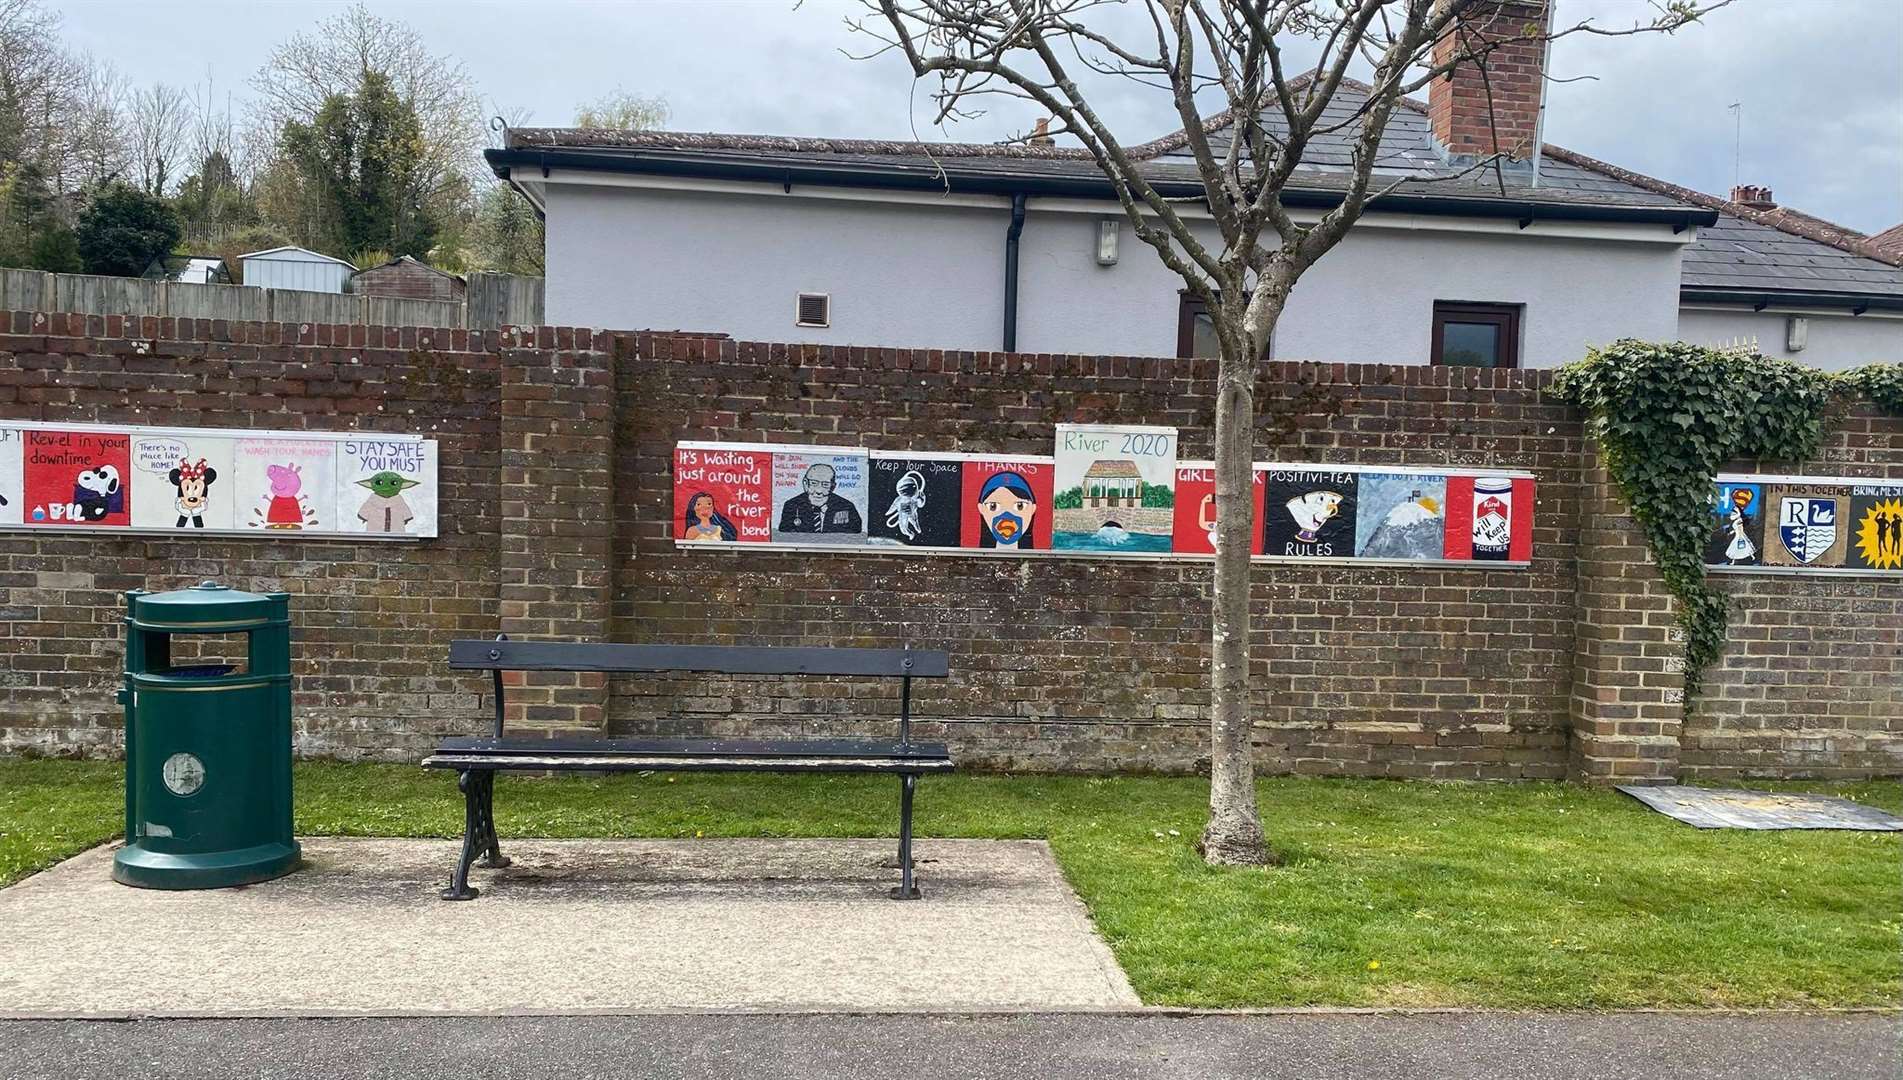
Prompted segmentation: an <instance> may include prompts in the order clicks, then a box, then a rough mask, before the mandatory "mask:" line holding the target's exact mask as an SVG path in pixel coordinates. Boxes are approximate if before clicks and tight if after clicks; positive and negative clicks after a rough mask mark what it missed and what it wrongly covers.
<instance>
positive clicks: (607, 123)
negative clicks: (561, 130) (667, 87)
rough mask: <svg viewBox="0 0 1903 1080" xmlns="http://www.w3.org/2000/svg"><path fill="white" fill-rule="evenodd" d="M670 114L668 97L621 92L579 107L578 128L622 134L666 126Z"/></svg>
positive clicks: (576, 115) (605, 95) (577, 115)
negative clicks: (605, 130) (599, 129)
mask: <svg viewBox="0 0 1903 1080" xmlns="http://www.w3.org/2000/svg"><path fill="white" fill-rule="evenodd" d="M667 114H668V109H667V99H666V98H661V97H642V96H641V95H639V94H635V93H630V92H629V91H626V90H621V89H617V90H615V91H614V92H613V93H611V94H604V95H603V96H601V97H599V98H596V99H595V100H594V101H590V102H588V103H587V104H584V105H581V106H579V107H578V108H576V110H575V126H576V127H578V128H607V129H611V130H618V131H635V130H646V129H650V128H658V127H660V126H662V125H663V124H666V123H667Z"/></svg>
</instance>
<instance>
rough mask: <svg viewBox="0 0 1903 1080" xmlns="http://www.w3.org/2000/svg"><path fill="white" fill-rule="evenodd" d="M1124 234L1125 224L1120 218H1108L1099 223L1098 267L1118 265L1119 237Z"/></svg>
mask: <svg viewBox="0 0 1903 1080" xmlns="http://www.w3.org/2000/svg"><path fill="white" fill-rule="evenodd" d="M1122 233H1123V222H1122V221H1121V220H1120V219H1118V218H1113V217H1107V218H1104V219H1103V220H1101V221H1099V222H1097V265H1098V266H1115V265H1117V237H1118V236H1120V235H1122Z"/></svg>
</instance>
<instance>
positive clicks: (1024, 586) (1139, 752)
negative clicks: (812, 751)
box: [610, 337, 1581, 777]
mask: <svg viewBox="0 0 1903 1080" xmlns="http://www.w3.org/2000/svg"><path fill="white" fill-rule="evenodd" d="M624 353H625V355H624V357H623V361H622V363H621V364H620V365H619V372H620V375H619V384H618V390H619V394H620V398H621V410H620V417H621V420H620V423H621V426H622V431H621V437H620V439H619V440H618V441H619V444H620V446H619V452H620V455H621V458H620V465H619V467H618V468H617V469H616V470H615V472H616V475H617V476H618V477H621V478H632V480H633V486H632V487H633V489H632V491H631V492H629V493H628V495H627V496H625V497H623V498H622V499H620V500H618V504H619V506H620V510H621V515H622V520H621V521H620V523H619V526H618V527H619V529H620V531H621V545H620V546H621V547H622V549H623V550H627V551H631V552H632V557H631V558H626V559H622V560H618V562H617V565H618V567H619V568H621V569H622V570H624V571H625V573H624V574H623V577H622V580H620V581H619V582H618V583H617V590H616V602H615V615H616V633H617V636H618V637H621V638H624V639H627V640H687V641H707V642H714V641H721V640H734V639H736V638H737V639H741V640H749V641H752V640H760V641H772V642H780V641H785V642H792V641H802V642H807V643H812V644H833V645H851V644H874V643H881V644H883V643H893V642H898V641H909V642H911V643H913V644H917V645H922V646H926V647H931V648H943V649H946V650H948V651H949V652H950V653H951V654H952V656H953V657H955V658H956V659H955V661H954V664H953V668H954V677H953V679H951V680H950V682H949V685H944V686H932V687H929V688H927V689H925V690H924V691H923V692H922V693H921V694H920V695H919V696H918V697H917V698H916V699H915V700H916V704H917V706H918V709H919V711H920V712H921V713H923V714H925V715H926V716H928V717H933V718H937V720H938V722H937V723H934V724H931V725H929V727H928V730H929V731H931V733H932V734H933V735H935V736H939V735H942V736H943V737H945V738H947V739H949V740H951V741H952V742H954V743H955V744H957V745H959V746H960V747H961V748H963V749H964V752H965V756H966V757H967V758H968V759H975V760H978V761H980V762H982V763H984V764H987V765H993V766H997V767H1002V768H1039V769H1042V768H1061V767H1070V768H1079V767H1082V768H1097V769H1103V768H1112V767H1118V766H1125V765H1136V766H1140V767H1148V768H1157V769H1170V770H1183V769H1191V768H1195V767H1197V765H1198V763H1199V762H1202V761H1205V760H1206V759H1207V753H1208V751H1207V741H1208V726H1207V721H1206V719H1205V717H1206V706H1207V704H1208V691H1207V689H1206V687H1207V681H1208V655H1207V652H1208V651H1207V637H1208V630H1207V626H1208V605H1209V600H1208V596H1209V587H1210V569H1209V567H1208V566H1207V565H1206V564H1174V563H1149V562H1118V561H1111V560H1104V561H1088V560H1068V559H1065V560H1042V561H1037V562H1016V561H992V560H976V559H940V560H931V559H925V558H921V557H918V556H905V555H872V554H860V553H855V554H850V555H847V554H842V555H837V556H830V555H808V554H766V553H745V554H742V555H729V554H719V553H706V552H700V551H691V552H683V551H677V550H676V549H675V546H674V544H673V542H672V540H671V539H670V536H671V533H670V526H671V515H672V501H671V488H670V486H669V467H670V462H671V460H672V453H673V444H674V442H675V441H676V440H679V439H708V438H713V437H716V436H718V437H720V438H724V439H729V440H734V441H756V442H801V441H810V442H816V443H832V444H842V443H843V444H847V445H866V446H869V447H873V448H877V449H885V450H945V449H952V448H958V449H964V450H976V451H985V452H996V453H1049V452H1050V447H1051V439H1052V428H1053V425H1055V424H1056V423H1058V422H1060V421H1096V420H1112V419H1114V420H1116V421H1118V422H1123V423H1141V424H1165V425H1171V426H1175V427H1178V428H1180V429H1182V447H1181V453H1182V456H1183V457H1185V458H1195V457H1207V456H1208V455H1209V453H1210V446H1209V441H1208V432H1209V430H1210V425H1211V423H1212V418H1213V412H1212V409H1213V400H1212V398H1211V397H1210V395H1209V394H1208V388H1209V387H1210V386H1211V384H1212V383H1213V362H1212V361H1203V360H1156V359H1150V360H1132V359H1127V358H1112V357H1051V356H1024V357H1005V356H1002V355H994V354H983V353H980V354H973V353H940V352H920V353H907V352H895V351H891V350H861V349H845V348H829V347H823V346H811V347H801V346H791V347H788V346H778V345H774V346H766V345H755V344H745V343H734V342H715V341H695V340H683V339H680V338H648V337H635V338H632V339H629V340H628V341H627V342H626V343H625V345H624ZM1543 378H1544V377H1543V376H1541V375H1539V374H1537V373H1531V372H1501V373H1492V372H1484V373H1483V372H1477V371H1472V370H1468V371H1458V370H1454V369H1447V368H1424V367H1411V368H1384V367H1376V366H1372V365H1369V366H1360V365H1333V366H1321V367H1317V366H1314V365H1307V366H1297V365H1293V364H1277V365H1271V367H1270V368H1269V370H1268V371H1267V372H1266V373H1265V375H1264V379H1263V382H1264V385H1263V386H1262V387H1261V393H1260V394H1259V395H1258V400H1261V401H1264V402H1267V403H1268V405H1267V406H1266V408H1265V414H1266V415H1265V416H1264V418H1263V425H1262V427H1263V435H1262V439H1261V442H1260V447H1261V450H1260V453H1261V456H1263V457H1264V458H1268V457H1271V456H1276V455H1280V456H1283V457H1286V458H1291V459H1306V460H1330V461H1341V462H1360V463H1410V464H1428V463H1461V464H1491V465H1497V466H1512V467H1518V468H1527V469H1533V470H1536V471H1537V472H1538V473H1539V474H1540V479H1541V495H1540V506H1539V517H1538V518H1536V520H1537V521H1538V523H1539V535H1538V536H1537V537H1536V544H1535V559H1536V561H1535V565H1534V567H1533V569H1532V570H1531V571H1530V572H1529V571H1509V570H1473V571H1442V570H1421V571H1414V570H1393V569H1372V568H1353V569H1344V568H1340V567H1330V568H1325V569H1324V568H1313V569H1311V568H1304V567H1288V566H1274V567H1263V568H1261V570H1260V571H1259V573H1258V582H1259V583H1258V585H1257V587H1256V590H1255V598H1254V605H1253V606H1254V611H1255V645H1256V647H1257V649H1256V654H1257V656H1258V658H1259V659H1258V661H1257V663H1258V669H1257V672H1258V677H1257V680H1256V701H1257V705H1256V709H1257V715H1258V716H1259V717H1260V718H1261V721H1262V725H1263V726H1262V727H1261V728H1259V730H1258V735H1257V743H1258V747H1259V752H1260V754H1261V756H1262V760H1263V761H1264V763H1265V765H1267V766H1268V767H1270V768H1273V769H1277V770H1284V771H1297V772H1306V773H1328V774H1355V775H1380V776H1450V777H1452V776H1461V777H1477V776H1487V777H1523V776H1557V775H1560V774H1562V773H1563V772H1564V771H1565V746H1566V729H1567V726H1568V703H1567V695H1566V689H1565V687H1566V682H1567V678H1568V674H1569V672H1570V669H1571V654H1572V649H1573V627H1572V614H1571V613H1572V607H1573V589H1574V585H1573V575H1572V562H1573V541H1572V535H1573V533H1574V532H1575V529H1574V527H1573V524H1572V520H1571V517H1570V510H1569V505H1570V501H1569V500H1568V499H1567V498H1566V496H1565V492H1566V491H1567V489H1568V488H1569V487H1570V486H1571V485H1573V484H1574V483H1575V482H1576V473H1577V468H1578V462H1579V458H1580V449H1581V448H1580V437H1581V436H1580V428H1579V425H1578V423H1577V422H1576V421H1575V420H1574V419H1573V418H1571V417H1570V416H1568V415H1567V413H1566V411H1565V410H1564V409H1563V408H1561V407H1559V406H1556V405H1551V404H1544V403H1542V402H1541V401H1540V400H1539V396H1538V393H1537V391H1536V389H1535V388H1534V387H1535V384H1537V383H1539V382H1540V381H1542V380H1543ZM873 692H875V693H877V692H880V691H878V690H877V689H876V688H875V689H874V691H873ZM834 693H835V694H836V696H829V697H824V698H820V699H817V700H815V699H812V698H809V697H781V696H778V695H777V692H776V691H773V690H763V689H762V688H760V687H757V686H753V685H749V684H722V685H720V686H718V687H709V686H707V685H706V684H702V685H700V686H698V687H696V688H693V689H691V690H690V689H689V688H688V687H686V686H685V685H683V684H673V683H659V682H656V681H655V680H639V681H635V680H630V681H628V682H627V683H626V685H624V686H617V688H616V696H615V698H614V700H613V701H612V703H611V709H610V718H611V726H612V727H613V728H614V729H615V730H617V731H627V732H655V731H665V732H668V733H675V734H702V733H714V734H726V733H731V732H734V731H737V730H739V729H740V728H741V727H742V726H746V727H749V728H751V729H754V730H757V729H758V728H759V723H758V722H757V721H750V720H749V721H738V720H735V719H733V718H732V712H733V711H734V710H735V709H740V710H743V711H745V712H749V713H752V712H760V713H766V714H767V720H766V724H767V726H768V727H770V728H771V729H772V730H774V731H776V732H788V733H791V732H812V731H817V730H820V729H822V728H832V727H836V726H838V725H840V724H844V725H846V726H847V727H848V728H849V729H850V730H854V731H863V732H874V731H885V730H889V727H887V726H886V725H888V724H889V716H890V704H891V703H890V701H889V700H887V699H886V698H884V697H877V696H867V693H866V688H848V687H840V688H838V689H837V690H836V691H834Z"/></svg>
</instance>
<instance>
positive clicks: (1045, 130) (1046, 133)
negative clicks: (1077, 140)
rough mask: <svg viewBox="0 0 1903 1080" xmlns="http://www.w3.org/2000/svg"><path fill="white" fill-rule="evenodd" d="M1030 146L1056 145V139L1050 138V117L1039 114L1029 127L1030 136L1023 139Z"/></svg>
mask: <svg viewBox="0 0 1903 1080" xmlns="http://www.w3.org/2000/svg"><path fill="white" fill-rule="evenodd" d="M1024 141H1025V143H1026V144H1028V145H1030V146H1056V145H1057V140H1056V139H1053V138H1051V118H1050V117H1048V116H1040V117H1038V118H1037V123H1036V124H1035V125H1033V126H1032V128H1031V137H1030V138H1028V139H1026V140H1024Z"/></svg>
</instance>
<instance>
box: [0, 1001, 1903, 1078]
mask: <svg viewBox="0 0 1903 1080" xmlns="http://www.w3.org/2000/svg"><path fill="white" fill-rule="evenodd" d="M1898 1022H1899V1018H1898V1016H1896V1015H1895V1014H1891V1015H1877V1014H1764V1015H1702V1016H1691V1015H1684V1014H1659V1013H1611V1014H1510V1013H1443V1014H1419V1015H1392V1014H1387V1015H1367V1014H1357V1015H1344V1014H1276V1015H1246V1016H1244V1015H1231V1016H1212V1015H1203V1016H1173V1015H1157V1014H1151V1015H1127V1014H1126V1015H1106V1014H1067V1015H1042V1016H974V1017H958V1016H942V1015H874V1016H850V1015H847V1016H841V1015H811V1016H743V1015H732V1014H727V1015H705V1014H700V1015H654V1016H552V1017H443V1018H392V1019H335V1020H325V1019H296V1020H279V1019H254V1020H145V1021H119V1022H114V1021H52V1020H16V1021H0V1076H4V1077H5V1078H7V1080H39V1078H46V1080H88V1078H93V1077H98V1078H102V1080H103V1078H108V1077H110V1078H113V1080H118V1078H122V1077H141V1078H150V1080H166V1078H172V1077H191V1078H193V1080H201V1078H223V1077H234V1078H235V1077H244V1078H247V1080H249V1078H259V1080H265V1078H279V1077H282V1078H286V1080H290V1078H296V1080H313V1078H320V1077H338V1078H343V1077H350V1078H353V1080H354V1078H363V1080H384V1078H388V1080H411V1078H415V1077H454V1078H457V1080H464V1078H470V1080H474V1078H498V1080H499V1078H523V1080H529V1078H536V1080H540V1078H551V1080H553V1078H564V1080H565V1078H571V1077H670V1078H671V1077H694V1078H703V1077H704V1078H714V1077H722V1078H724V1077H735V1078H738V1077H787V1078H796V1080H805V1078H812V1080H862V1078H863V1080H871V1078H885V1077H905V1078H907V1080H912V1078H917V1080H937V1078H947V1080H949V1078H953V1077H956V1078H959V1080H989V1078H994V1077H995V1078H1003V1077H1013V1078H1016V1077H1036V1078H1038V1080H1064V1078H1072V1077H1090V1078H1093V1080H1096V1078H1104V1080H1118V1078H1125V1077H1128V1078H1131V1080H1175V1078H1179V1077H1180V1078H1184V1080H1217V1078H1223V1077H1238V1078H1241V1077H1248V1078H1250V1080H1277V1078H1281V1077H1290V1078H1295V1077H1300V1078H1302V1080H1335V1078H1344V1080H1346V1078H1354V1080H1389V1078H1393V1080H1401V1078H1406V1080H1426V1078H1443V1077H1444V1078H1462V1080H1465V1078H1473V1080H1482V1078H1484V1080H1502V1078H1518V1080H1561V1078H1566V1080H1571V1078H1580V1080H1587V1078H1590V1080H1627V1078H1631V1080H1639V1078H1644V1080H1654V1078H1658V1077H1671V1078H1673V1080H1718V1078H1726V1080H1729V1078H1734V1077H1735V1078H1738V1080H1746V1078H1749V1080H1779V1078H1786V1077H1806V1078H1808V1077H1817V1078H1820V1080H1823V1078H1828V1080H1864V1078H1866V1077H1867V1078H1871V1080H1876V1078H1891V1077H1895V1076H1896V1075H1898V1074H1897V1032H1898Z"/></svg>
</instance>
